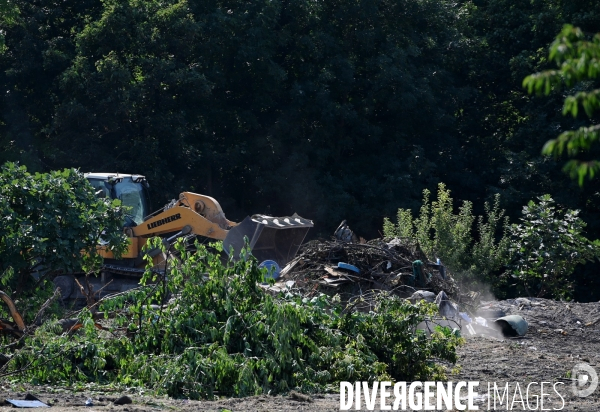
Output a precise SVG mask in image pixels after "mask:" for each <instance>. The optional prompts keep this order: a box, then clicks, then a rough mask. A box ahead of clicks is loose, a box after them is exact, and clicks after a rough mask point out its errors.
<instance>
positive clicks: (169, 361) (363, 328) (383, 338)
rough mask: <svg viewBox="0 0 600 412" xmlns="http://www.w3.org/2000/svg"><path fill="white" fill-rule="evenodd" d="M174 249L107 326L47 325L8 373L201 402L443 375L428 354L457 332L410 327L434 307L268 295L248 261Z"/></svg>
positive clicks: (118, 303)
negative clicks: (72, 330)
mask: <svg viewBox="0 0 600 412" xmlns="http://www.w3.org/2000/svg"><path fill="white" fill-rule="evenodd" d="M154 244H158V243H154ZM217 247H220V246H217ZM177 248H178V249H179V251H180V252H181V259H180V260H177V259H175V260H173V261H172V262H174V263H176V264H175V265H173V266H172V268H171V270H170V271H169V274H168V281H165V280H164V279H162V280H161V278H160V277H159V276H158V275H156V274H152V273H151V272H147V273H146V278H145V281H147V282H149V284H148V286H146V287H145V288H144V289H141V290H138V291H134V292H131V293H129V294H128V295H127V296H121V297H119V298H115V299H112V300H109V301H107V302H106V303H105V305H104V307H103V308H102V310H104V311H105V312H106V313H108V312H115V311H116V312H117V313H119V315H118V316H117V317H116V318H114V319H110V320H108V319H107V320H106V323H107V324H110V325H111V326H110V329H111V330H110V333H109V332H106V331H98V330H96V329H95V328H94V326H93V322H92V320H91V319H90V318H89V316H88V318H87V320H86V321H85V327H84V329H85V331H84V332H83V333H82V334H81V335H78V334H76V335H74V336H72V337H69V336H64V335H63V336H56V335H54V334H53V327H52V326H51V325H47V326H45V327H44V328H40V329H39V330H38V332H37V333H36V334H35V336H33V337H31V338H29V339H28V340H27V342H26V346H25V347H24V348H23V349H21V350H20V351H19V352H17V353H16V354H15V355H14V357H13V361H12V362H11V364H10V365H9V367H10V369H11V370H18V369H19V368H22V367H24V366H27V367H26V369H25V371H24V372H23V373H22V374H21V375H20V376H21V379H23V380H25V381H30V382H36V383H54V382H71V383H73V382H90V381H99V382H103V383H108V382H120V383H123V384H127V385H131V386H137V387H142V388H148V389H151V390H154V391H156V392H157V393H159V394H168V395H171V396H175V397H177V396H185V397H189V398H193V399H198V398H211V397H213V396H215V395H227V396H231V395H233V396H245V395H254V394H260V393H272V394H273V393H279V392H285V391H288V390H291V389H297V390H302V391H305V392H311V391H323V390H327V389H334V390H335V389H336V388H337V387H338V386H337V385H338V384H339V382H340V381H344V380H346V381H362V380H367V381H372V380H412V379H420V380H430V379H435V378H442V377H443V375H444V371H445V369H444V367H443V366H442V365H440V364H439V363H436V362H437V361H443V362H451V363H453V362H455V361H456V359H457V358H456V353H455V348H456V345H458V344H459V342H460V338H457V337H456V336H455V335H454V334H452V333H451V331H450V330H449V329H439V330H438V331H436V332H435V333H434V334H433V335H432V336H431V337H427V335H426V334H425V333H423V332H422V331H416V330H415V327H416V325H417V324H418V323H419V322H421V321H422V320H423V319H424V318H425V317H426V316H430V315H433V314H434V313H435V312H436V308H435V307H434V306H433V305H427V304H419V305H416V306H415V305H411V304H409V303H407V302H406V301H404V300H401V299H398V298H397V297H395V296H389V295H383V294H382V295H381V296H380V297H379V298H378V299H377V301H376V305H375V310H373V311H371V312H369V313H362V312H352V311H344V310H343V309H342V307H341V306H340V305H339V303H338V302H336V301H335V299H334V300H332V299H330V298H328V297H326V296H324V295H321V296H319V297H315V298H312V299H307V298H303V297H301V296H297V295H294V294H292V293H289V292H287V293H282V294H280V295H278V296H272V295H270V294H268V293H266V292H265V291H264V290H263V289H262V288H261V287H260V285H259V283H260V282H261V281H262V279H263V276H264V274H265V272H264V271H263V270H262V269H259V268H258V265H257V262H256V260H255V259H254V258H253V257H251V256H249V255H244V258H243V259H241V260H240V261H238V262H233V261H231V260H229V261H227V262H226V263H222V261H221V258H220V257H219V256H217V255H214V254H211V253H209V252H208V251H207V250H206V249H205V247H204V246H199V245H197V249H198V250H197V252H196V253H194V254H189V253H188V252H186V251H185V250H184V248H183V247H182V245H181V244H179V245H177ZM151 281H158V283H156V284H150V283H151ZM167 298H169V299H167ZM161 302H167V303H166V306H160V305H159V306H156V305H154V306H151V305H150V304H152V303H161Z"/></svg>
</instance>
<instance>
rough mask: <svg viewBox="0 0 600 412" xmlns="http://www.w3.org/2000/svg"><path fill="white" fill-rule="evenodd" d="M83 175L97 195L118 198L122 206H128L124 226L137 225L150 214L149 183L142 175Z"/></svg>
mask: <svg viewBox="0 0 600 412" xmlns="http://www.w3.org/2000/svg"><path fill="white" fill-rule="evenodd" d="M84 176H85V178H86V179H87V180H88V181H89V182H90V184H91V185H92V186H93V187H94V190H95V191H96V193H97V194H98V195H99V196H101V197H107V198H110V199H119V200H120V201H121V204H122V205H123V206H126V207H129V208H130V209H129V211H128V212H127V216H126V222H125V226H137V225H139V224H141V223H142V222H143V221H144V218H145V217H146V216H148V215H150V213H151V210H150V201H149V198H148V187H149V185H148V182H147V181H146V178H145V177H144V176H142V175H127V174H120V173H85V174H84Z"/></svg>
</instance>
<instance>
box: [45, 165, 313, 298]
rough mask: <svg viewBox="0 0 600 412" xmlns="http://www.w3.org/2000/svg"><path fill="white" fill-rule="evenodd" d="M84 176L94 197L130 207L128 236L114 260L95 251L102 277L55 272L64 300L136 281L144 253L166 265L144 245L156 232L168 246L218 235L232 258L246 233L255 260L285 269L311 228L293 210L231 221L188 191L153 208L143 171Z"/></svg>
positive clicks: (211, 203)
mask: <svg viewBox="0 0 600 412" xmlns="http://www.w3.org/2000/svg"><path fill="white" fill-rule="evenodd" d="M85 177H86V179H87V180H88V181H89V182H90V184H91V185H92V186H93V188H94V190H95V191H96V195H97V196H100V197H107V198H112V199H119V200H120V201H121V203H122V205H123V206H126V207H128V209H129V210H128V213H127V215H126V221H125V226H124V229H123V230H124V232H125V234H126V235H127V237H128V238H129V247H128V249H127V251H126V252H125V253H124V254H123V255H122V256H121V258H120V259H116V258H115V256H114V255H113V253H112V251H111V250H109V249H108V248H107V247H106V246H105V245H102V244H100V245H99V247H98V252H99V254H100V255H101V256H102V257H103V258H104V265H103V268H102V271H101V276H100V277H98V278H96V277H92V278H90V279H88V281H89V284H87V283H84V282H83V279H81V280H80V281H78V282H76V281H75V278H76V277H75V276H74V275H63V276H58V277H56V278H55V279H54V283H55V284H56V286H58V287H60V289H61V297H62V299H63V300H67V299H68V300H70V301H72V300H75V301H77V300H85V299H89V295H90V290H89V289H92V291H91V292H92V293H96V295H97V298H99V297H102V296H105V295H107V294H112V293H118V292H122V291H125V290H128V289H131V288H134V287H136V286H138V282H139V279H140V277H141V276H142V274H143V273H144V268H145V265H146V262H145V260H144V255H150V256H151V257H152V258H153V262H154V264H155V267H156V268H157V269H158V270H160V269H163V270H164V261H165V256H164V255H163V253H162V252H161V250H160V249H154V250H148V251H143V249H142V248H143V247H144V245H145V244H146V242H147V241H148V239H150V238H152V237H154V236H159V237H161V238H162V239H163V243H164V244H165V245H167V246H169V245H171V244H173V243H174V242H175V240H177V239H178V238H180V237H194V236H203V237H206V238H210V239H215V240H222V241H223V248H224V250H225V251H226V252H227V253H233V258H234V259H236V257H239V253H240V251H241V250H242V248H243V247H244V245H245V237H247V238H248V242H249V247H250V250H251V252H252V255H253V256H255V257H256V258H257V259H258V260H259V262H264V264H265V265H266V266H267V267H269V268H270V267H272V266H275V267H277V268H283V267H284V266H285V265H286V264H287V263H288V262H289V261H290V260H292V259H293V258H294V256H295V255H296V253H297V252H298V248H299V247H300V245H301V244H302V242H303V241H304V238H305V237H306V234H307V232H308V230H309V229H310V228H311V227H313V222H312V221H310V220H308V219H304V218H302V217H300V216H298V215H296V214H294V215H293V216H285V217H272V216H265V215H253V216H249V217H246V218H245V219H244V220H243V221H242V222H240V223H236V222H232V221H230V220H228V219H227V218H226V217H225V213H223V210H222V209H221V206H220V205H219V202H217V200H215V199H214V198H212V197H210V196H204V195H201V194H197V193H192V192H183V193H181V194H180V195H179V198H178V199H174V200H172V201H171V202H170V203H168V204H167V205H165V206H164V207H163V208H161V209H159V210H157V211H155V212H153V213H151V212H150V202H149V197H148V188H149V184H148V182H147V180H146V178H145V177H144V176H142V175H132V174H120V173H86V174H85ZM78 283H79V284H78ZM79 285H82V287H79ZM82 289H83V290H82ZM85 295H88V296H87V297H86V296H85Z"/></svg>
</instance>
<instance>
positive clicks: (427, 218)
mask: <svg viewBox="0 0 600 412" xmlns="http://www.w3.org/2000/svg"><path fill="white" fill-rule="evenodd" d="M429 196H430V192H429V190H427V189H426V190H424V191H423V205H422V206H421V210H420V212H419V216H418V217H417V218H413V216H412V213H411V211H410V210H408V209H398V214H397V221H398V223H397V224H394V223H393V222H392V221H391V220H389V219H388V218H385V219H384V223H383V233H384V236H385V237H388V238H391V237H400V238H402V239H404V240H405V241H407V242H410V243H413V244H416V245H418V246H419V247H420V248H421V249H422V250H423V252H424V253H425V255H426V256H427V258H428V259H430V260H432V261H435V260H436V259H437V258H439V259H440V260H441V261H442V262H443V263H444V265H446V266H447V267H448V269H449V270H450V271H451V272H452V273H453V274H454V275H456V277H457V278H458V279H459V280H462V281H466V282H471V281H474V280H478V281H482V282H492V283H496V282H498V279H497V278H495V277H492V275H493V274H494V273H497V272H498V271H499V270H500V269H501V268H502V267H503V265H505V264H507V263H508V241H509V240H508V234H507V232H508V219H507V218H505V217H504V210H502V209H500V196H499V195H496V197H495V198H494V203H493V204H492V205H490V204H489V203H487V202H486V203H485V212H486V213H485V218H484V217H483V216H479V217H477V218H475V216H474V215H473V205H472V204H471V202H468V201H464V202H463V204H462V206H461V207H460V208H459V210H458V213H455V211H454V206H453V199H452V197H450V191H449V190H448V189H446V186H445V185H444V184H443V183H440V185H439V186H438V193H437V200H435V201H433V202H430V201H429ZM475 222H477V223H476V225H475ZM474 227H476V228H477V233H476V235H474V234H473V228H474ZM499 229H501V230H502V232H501V233H500V234H499V233H498V231H499Z"/></svg>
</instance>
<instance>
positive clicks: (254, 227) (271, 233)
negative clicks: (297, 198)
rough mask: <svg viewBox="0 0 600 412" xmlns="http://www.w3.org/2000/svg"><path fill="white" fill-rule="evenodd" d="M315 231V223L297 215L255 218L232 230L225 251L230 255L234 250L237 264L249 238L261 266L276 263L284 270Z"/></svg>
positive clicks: (249, 218)
mask: <svg viewBox="0 0 600 412" xmlns="http://www.w3.org/2000/svg"><path fill="white" fill-rule="evenodd" d="M311 227H313V222H312V221H311V220H308V219H304V218H302V217H300V216H298V215H297V214H294V215H293V216H285V217H272V216H264V215H253V216H252V217H246V218H245V219H244V220H243V221H242V222H241V223H239V224H238V225H237V226H234V227H233V228H231V229H230V230H229V233H228V234H227V237H226V238H225V240H224V241H223V248H224V249H225V251H226V252H227V253H230V251H229V249H230V248H233V257H234V259H236V260H237V259H239V256H240V252H241V250H242V249H243V248H244V244H245V243H244V237H246V236H247V237H248V242H249V246H250V250H251V251H252V255H253V256H254V257H256V259H258V261H259V262H262V261H264V260H274V261H275V262H277V264H278V265H279V266H280V267H284V266H285V265H286V264H287V263H288V262H289V261H290V260H292V259H293V258H294V256H296V253H297V252H298V248H300V245H301V244H302V242H303V241H304V238H305V237H306V233H307V232H308V230H309V229H310V228H311Z"/></svg>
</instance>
